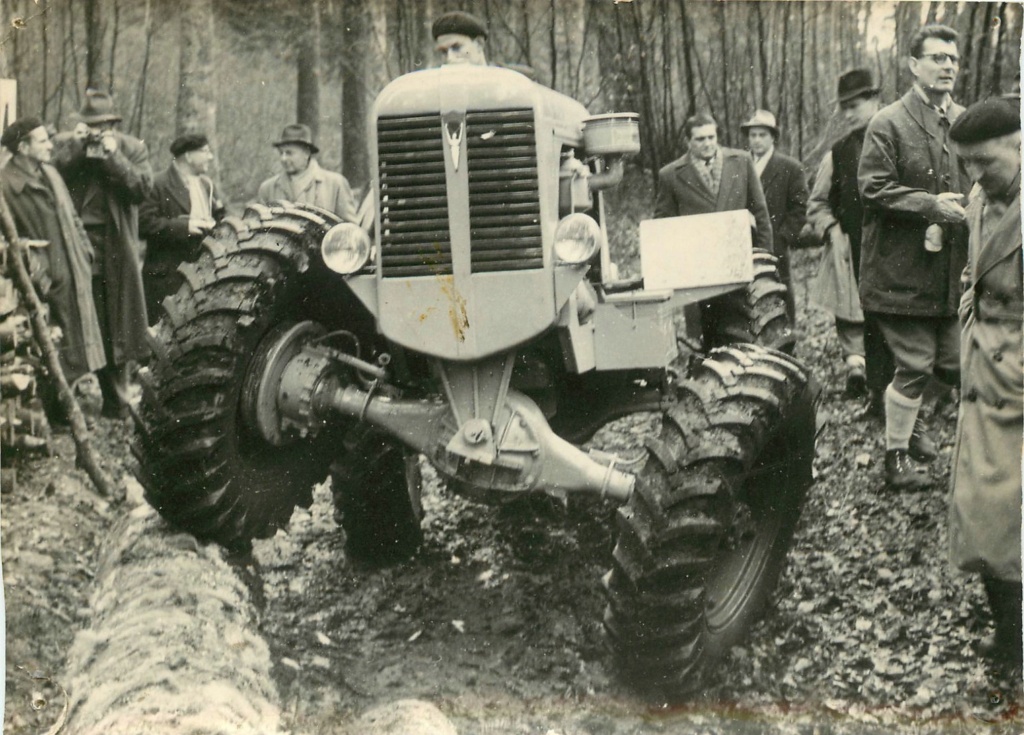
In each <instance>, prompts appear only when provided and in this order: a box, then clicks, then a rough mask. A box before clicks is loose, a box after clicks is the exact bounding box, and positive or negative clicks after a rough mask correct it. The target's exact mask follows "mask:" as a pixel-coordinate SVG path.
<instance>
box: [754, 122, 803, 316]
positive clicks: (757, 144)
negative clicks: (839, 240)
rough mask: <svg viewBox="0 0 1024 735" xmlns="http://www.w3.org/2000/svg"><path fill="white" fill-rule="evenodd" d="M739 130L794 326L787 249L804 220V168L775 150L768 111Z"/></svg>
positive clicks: (774, 131) (776, 133)
mask: <svg viewBox="0 0 1024 735" xmlns="http://www.w3.org/2000/svg"><path fill="white" fill-rule="evenodd" d="M740 130H742V131H743V133H744V134H745V135H746V136H747V142H748V144H749V147H750V154H751V155H752V156H753V157H754V170H755V171H756V172H757V174H758V176H759V177H760V179H761V189H763V190H764V200H765V203H766V204H767V205H768V218H769V219H770V220H771V223H772V241H773V246H774V247H773V251H774V253H775V256H776V257H777V258H778V259H779V264H778V268H779V276H780V277H781V278H782V282H783V283H785V284H786V288H787V289H788V292H787V293H786V310H787V311H788V312H789V320H790V321H791V322H795V321H796V300H795V299H794V298H793V279H792V276H791V275H790V271H789V249H790V247H791V246H793V245H795V244H796V241H797V238H799V236H800V230H802V229H803V227H804V222H805V221H806V218H807V181H806V180H805V178H804V167H803V166H802V165H800V162H799V161H798V160H796V159H795V158H790V157H789V156H787V155H784V154H782V153H780V152H779V151H777V150H776V149H775V144H776V142H778V139H779V128H778V125H777V124H776V123H775V115H773V114H772V113H771V112H769V111H768V110H755V111H754V114H753V116H752V117H751V118H750V119H749V120H747V121H746V122H745V123H743V124H742V125H740Z"/></svg>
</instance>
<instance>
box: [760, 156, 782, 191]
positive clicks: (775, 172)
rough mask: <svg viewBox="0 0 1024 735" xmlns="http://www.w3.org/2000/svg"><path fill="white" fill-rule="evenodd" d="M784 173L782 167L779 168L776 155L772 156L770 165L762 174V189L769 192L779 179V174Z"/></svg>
mask: <svg viewBox="0 0 1024 735" xmlns="http://www.w3.org/2000/svg"><path fill="white" fill-rule="evenodd" d="M780 173H782V167H781V166H779V159H778V157H777V154H776V153H773V154H772V157H771V158H769V159H768V163H767V164H766V165H765V167H764V172H763V173H762V174H761V188H762V189H764V190H765V192H767V191H768V190H769V189H771V188H772V184H773V183H774V182H775V179H776V178H778V176H779V174H780Z"/></svg>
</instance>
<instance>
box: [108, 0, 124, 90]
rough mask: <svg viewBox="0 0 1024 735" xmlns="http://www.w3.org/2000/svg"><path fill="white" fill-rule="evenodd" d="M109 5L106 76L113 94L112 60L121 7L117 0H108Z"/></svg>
mask: <svg viewBox="0 0 1024 735" xmlns="http://www.w3.org/2000/svg"><path fill="white" fill-rule="evenodd" d="M110 7H111V11H112V12H111V16H112V17H111V23H112V26H111V31H110V70H109V71H108V73H107V78H108V79H109V80H110V84H109V90H110V94H114V60H115V59H116V58H117V36H118V32H119V31H120V29H121V7H120V5H118V2H117V0H110Z"/></svg>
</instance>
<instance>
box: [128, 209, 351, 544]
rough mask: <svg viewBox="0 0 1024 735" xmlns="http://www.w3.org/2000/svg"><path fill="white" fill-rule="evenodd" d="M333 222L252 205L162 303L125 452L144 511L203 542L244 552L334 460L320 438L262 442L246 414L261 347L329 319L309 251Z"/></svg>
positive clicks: (307, 495) (263, 354) (186, 268)
mask: <svg viewBox="0 0 1024 735" xmlns="http://www.w3.org/2000/svg"><path fill="white" fill-rule="evenodd" d="M331 217H333V215H329V214H327V213H323V212H319V211H317V210H312V209H303V208H292V207H274V208H272V209H271V208H267V207H258V206H253V207H250V208H249V209H248V210H247V211H246V213H245V216H244V218H243V219H235V218H228V219H226V220H225V221H224V222H222V223H220V224H219V225H218V226H217V228H216V230H215V232H214V234H213V235H212V236H210V237H208V238H207V239H206V241H205V242H204V250H203V252H202V254H201V255H200V257H199V260H198V261H196V262H195V263H186V264H183V265H182V266H181V269H180V272H181V273H182V275H183V277H184V282H183V283H182V285H181V287H180V289H179V291H178V293H177V294H175V295H173V296H169V297H167V298H166V299H164V302H163V304H162V310H163V314H162V318H161V320H160V322H159V323H158V324H157V326H156V328H155V335H154V339H153V340H152V343H153V351H154V354H153V358H152V360H151V363H150V365H149V367H148V368H145V369H143V370H142V371H140V376H139V378H140V382H141V383H142V388H143V397H142V403H141V407H140V412H139V421H138V422H137V429H136V438H135V442H134V444H133V453H134V454H135V456H136V459H137V460H138V469H137V474H138V477H139V480H140V482H141V483H142V485H143V487H144V488H145V492H146V498H147V500H148V501H149V502H150V504H152V505H153V507H155V508H156V509H157V510H158V511H159V512H160V514H161V515H162V516H163V517H164V518H165V519H166V520H167V521H169V522H170V523H171V525H173V526H175V527H176V528H179V529H182V530H185V531H189V532H191V533H192V534H194V535H195V536H196V537H197V538H199V539H201V540H209V541H216V542H219V543H221V544H222V545H224V546H227V547H229V548H232V549H245V548H248V546H249V543H250V541H251V540H252V539H253V538H261V537H266V536H269V535H271V534H272V533H273V532H274V531H275V530H276V529H277V528H279V527H282V526H283V525H285V524H286V523H287V522H288V519H289V518H290V516H291V513H292V510H293V509H294V507H295V506H296V505H307V506H308V505H309V503H310V501H311V495H312V487H313V484H314V483H316V482H318V481H321V480H324V479H325V478H326V477H327V471H328V466H329V464H330V461H331V459H332V458H333V457H334V455H335V454H336V453H337V452H338V451H340V435H339V434H338V433H337V432H336V431H333V430H328V429H325V430H322V431H321V432H320V433H319V434H318V435H317V436H316V437H315V438H306V439H299V438H297V437H294V438H283V439H281V440H279V441H274V442H270V441H268V440H267V439H265V438H264V436H263V435H261V434H259V433H258V432H257V431H256V430H255V429H254V428H253V424H254V422H253V421H252V411H253V406H252V405H251V404H252V402H253V400H254V399H253V393H254V383H253V378H254V376H259V375H260V370H262V369H265V368H266V361H267V359H268V351H267V349H266V345H267V344H268V343H269V342H271V341H272V340H273V339H274V337H275V336H277V335H279V334H280V333H281V330H282V329H285V328H287V327H288V325H294V324H297V323H299V322H303V321H305V320H315V319H317V318H318V317H321V318H323V315H324V314H330V313H332V312H333V313H335V314H337V313H339V312H338V307H337V305H334V306H331V305H329V304H327V303H326V302H324V301H323V298H324V297H323V295H324V294H325V293H328V292H329V291H330V290H331V289H330V288H328V287H327V286H328V285H329V284H328V283H327V282H325V281H323V280H322V279H324V278H326V277H327V276H326V275H325V273H326V269H324V268H323V267H322V264H321V263H320V262H319V259H318V258H316V257H315V256H314V255H312V254H311V253H313V252H315V249H314V248H315V243H316V242H318V241H319V238H320V237H321V236H322V234H323V233H324V232H325V231H326V229H328V228H329V227H330V226H331V225H333V224H335V221H332V220H331V219H330V218H331ZM333 290H334V291H335V292H337V291H338V290H345V287H344V285H343V284H341V283H340V282H337V283H336V284H334V285H333ZM341 313H344V312H341ZM328 326H330V327H333V328H338V325H336V324H335V325H332V324H328Z"/></svg>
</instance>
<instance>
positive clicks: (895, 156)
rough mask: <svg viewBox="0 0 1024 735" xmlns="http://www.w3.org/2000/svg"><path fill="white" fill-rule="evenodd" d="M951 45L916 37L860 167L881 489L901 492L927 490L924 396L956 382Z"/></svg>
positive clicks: (925, 33)
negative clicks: (906, 77)
mask: <svg viewBox="0 0 1024 735" xmlns="http://www.w3.org/2000/svg"><path fill="white" fill-rule="evenodd" d="M957 39H958V36H957V33H956V31H954V30H953V29H952V28H949V27H948V26H944V25H927V26H924V27H922V28H921V29H920V30H918V32H917V33H916V34H915V35H914V37H913V39H912V40H911V43H910V57H911V58H910V61H909V67H910V72H911V74H913V76H914V85H913V87H912V88H911V89H910V91H908V92H907V93H906V94H905V95H903V98H902V99H900V100H899V101H897V102H894V103H893V104H891V105H889V106H887V107H885V108H884V109H882V110H880V111H879V112H878V114H877V115H875V117H874V118H872V120H871V122H870V123H869V124H868V129H867V132H866V134H865V138H864V149H863V151H862V153H861V158H860V165H859V168H858V183H859V186H860V193H861V201H862V203H863V205H864V231H863V240H862V243H861V263H860V298H861V306H862V307H863V309H864V311H870V312H874V313H875V314H876V315H877V317H878V323H879V327H880V328H881V330H882V334H883V335H884V336H885V340H886V342H887V343H888V344H889V347H890V348H891V349H892V353H893V358H894V361H895V363H896V372H895V375H894V377H893V380H892V382H891V383H889V385H888V387H887V388H886V390H885V435H886V436H885V441H886V452H885V481H886V483H887V484H888V485H889V486H890V487H892V488H894V489H899V490H920V489H924V488H925V487H928V486H929V485H930V484H931V479H930V478H929V477H928V475H927V473H926V472H925V471H924V470H923V468H921V467H920V466H918V465H917V464H915V460H917V461H926V462H927V461H931V460H933V459H935V458H936V456H937V455H938V452H937V448H936V445H935V442H934V441H933V440H932V439H931V438H930V437H928V435H927V433H926V432H925V430H924V427H923V425H922V422H921V421H920V416H919V414H920V408H921V403H922V398H923V396H924V393H925V389H926V388H927V387H928V386H929V383H931V382H932V381H933V380H935V379H938V380H939V381H940V385H939V386H937V387H939V388H941V389H949V388H950V387H951V386H955V385H957V384H958V383H959V367H960V358H959V325H958V322H957V306H958V304H959V300H960V274H961V272H962V271H963V269H964V265H965V264H966V262H967V228H966V226H965V224H964V222H965V213H964V207H963V199H964V197H965V195H966V194H967V192H968V191H969V190H970V186H971V181H970V177H969V176H968V175H967V172H966V170H965V169H964V167H963V164H962V163H961V161H960V160H959V158H958V157H957V154H956V151H955V150H954V148H953V146H952V145H950V142H949V128H950V125H951V124H952V123H953V122H955V121H956V119H957V118H958V117H959V116H960V114H961V113H962V112H963V109H964V108H963V107H961V106H960V105H957V104H956V103H955V102H953V100H952V98H951V97H950V93H951V92H952V91H953V85H954V84H955V83H956V78H957V74H958V72H959V69H960V67H959V55H958V52H957Z"/></svg>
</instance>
